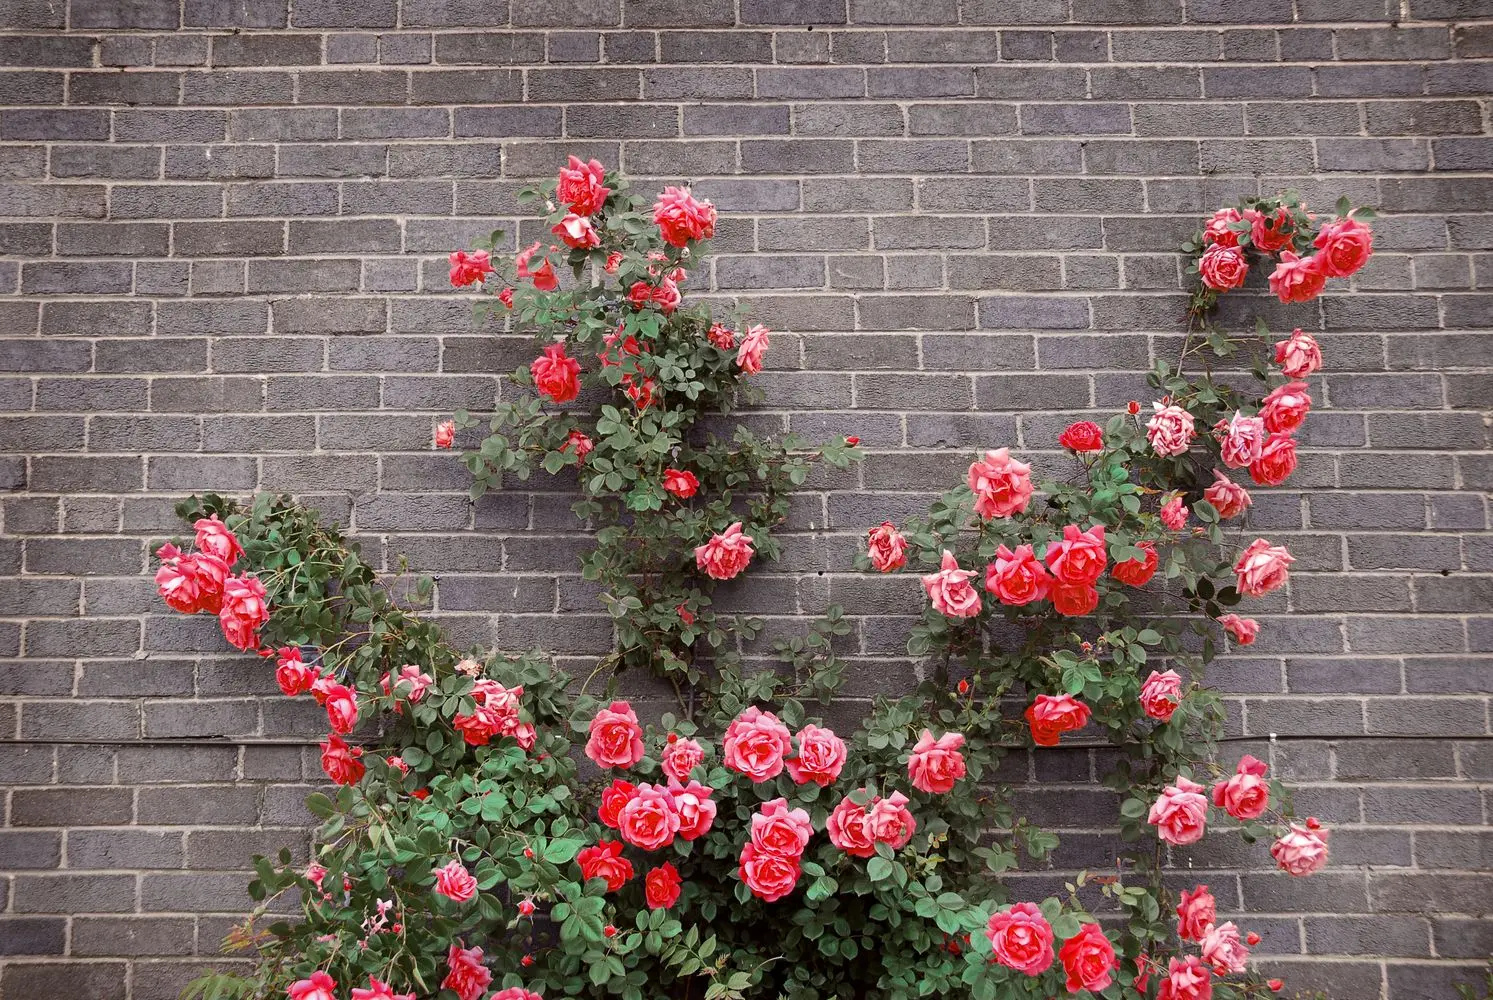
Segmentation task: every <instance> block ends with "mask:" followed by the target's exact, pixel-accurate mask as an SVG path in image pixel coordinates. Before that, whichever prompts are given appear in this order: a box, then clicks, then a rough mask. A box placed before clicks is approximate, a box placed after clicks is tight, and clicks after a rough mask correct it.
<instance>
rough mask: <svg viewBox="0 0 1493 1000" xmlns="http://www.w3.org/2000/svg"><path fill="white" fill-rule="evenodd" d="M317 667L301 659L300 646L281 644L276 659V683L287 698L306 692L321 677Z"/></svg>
mask: <svg viewBox="0 0 1493 1000" xmlns="http://www.w3.org/2000/svg"><path fill="white" fill-rule="evenodd" d="M319 676H320V674H318V672H317V670H316V668H315V667H313V666H311V665H310V664H308V663H306V661H305V660H302V659H301V650H300V647H299V646H281V647H280V649H279V650H278V651H277V656H276V659H275V683H276V684H278V685H280V690H281V691H283V692H284V693H285V696H286V697H287V698H294V697H295V696H296V695H298V694H305V693H306V692H307V691H310V690H311V685H312V684H314V683H315V682H316V678H317V677H319Z"/></svg>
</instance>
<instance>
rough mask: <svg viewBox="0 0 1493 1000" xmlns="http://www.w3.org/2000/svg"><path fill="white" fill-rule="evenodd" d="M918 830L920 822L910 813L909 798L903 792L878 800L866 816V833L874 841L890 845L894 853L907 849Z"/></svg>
mask: <svg viewBox="0 0 1493 1000" xmlns="http://www.w3.org/2000/svg"><path fill="white" fill-rule="evenodd" d="M917 829H918V821H917V820H915V819H913V817H912V813H911V812H909V811H908V809H907V796H906V795H903V794H902V793H901V792H893V793H892V794H891V795H888V796H887V797H886V798H884V799H877V800H876V801H875V802H873V803H872V804H871V811H870V812H869V813H867V814H866V832H867V833H869V834H870V835H871V838H872V839H873V840H876V841H878V842H880V843H883V844H888V845H890V846H891V848H892V850H894V851H900V850H901V849H902V848H904V847H906V846H907V842H908V841H909V840H911V839H912V835H913V834H914V833H916V832H917Z"/></svg>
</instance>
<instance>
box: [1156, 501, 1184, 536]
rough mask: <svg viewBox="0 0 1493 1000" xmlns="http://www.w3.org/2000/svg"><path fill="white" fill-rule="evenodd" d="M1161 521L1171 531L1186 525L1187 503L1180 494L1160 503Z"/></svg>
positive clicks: (1178, 529)
mask: <svg viewBox="0 0 1493 1000" xmlns="http://www.w3.org/2000/svg"><path fill="white" fill-rule="evenodd" d="M1161 523H1162V524H1164V525H1166V526H1167V527H1168V528H1170V529H1171V530H1173V531H1181V530H1182V529H1183V528H1185V527H1187V504H1186V502H1184V501H1183V499H1182V495H1181V494H1178V495H1176V496H1174V497H1172V498H1171V499H1170V500H1168V501H1167V502H1166V503H1164V504H1162V505H1161Z"/></svg>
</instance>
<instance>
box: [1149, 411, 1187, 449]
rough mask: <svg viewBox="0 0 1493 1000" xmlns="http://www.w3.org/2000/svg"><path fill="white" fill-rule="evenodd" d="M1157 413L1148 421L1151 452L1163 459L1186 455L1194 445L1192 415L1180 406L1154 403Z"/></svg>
mask: <svg viewBox="0 0 1493 1000" xmlns="http://www.w3.org/2000/svg"><path fill="white" fill-rule="evenodd" d="M1151 406H1152V407H1153V408H1154V409H1155V411H1156V412H1155V413H1154V414H1153V415H1152V416H1151V419H1150V420H1147V421H1146V440H1148V441H1150V442H1151V450H1152V451H1154V452H1156V454H1158V455H1161V456H1163V457H1167V456H1172V455H1184V454H1186V453H1187V448H1188V446H1189V445H1191V444H1192V438H1193V434H1194V433H1195V432H1194V430H1193V427H1194V421H1193V419H1192V414H1191V413H1188V412H1187V411H1186V410H1184V409H1182V407H1180V406H1175V405H1163V404H1161V403H1152V404H1151Z"/></svg>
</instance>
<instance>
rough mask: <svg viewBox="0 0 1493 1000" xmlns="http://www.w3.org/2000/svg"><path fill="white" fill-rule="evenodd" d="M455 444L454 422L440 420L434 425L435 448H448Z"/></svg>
mask: <svg viewBox="0 0 1493 1000" xmlns="http://www.w3.org/2000/svg"><path fill="white" fill-rule="evenodd" d="M455 443H456V421H454V420H442V421H441V422H440V423H438V424H436V425H435V446H436V447H437V448H449V447H451V446H452V445H453V444H455Z"/></svg>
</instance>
